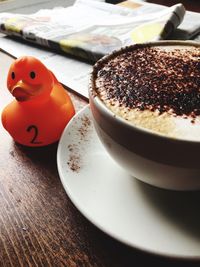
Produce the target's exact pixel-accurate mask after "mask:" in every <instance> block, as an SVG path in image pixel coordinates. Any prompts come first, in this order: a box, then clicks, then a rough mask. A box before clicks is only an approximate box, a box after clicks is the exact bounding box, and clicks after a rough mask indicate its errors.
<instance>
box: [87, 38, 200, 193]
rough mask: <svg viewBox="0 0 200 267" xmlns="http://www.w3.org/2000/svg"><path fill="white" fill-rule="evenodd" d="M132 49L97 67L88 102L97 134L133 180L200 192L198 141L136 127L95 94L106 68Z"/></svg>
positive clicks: (189, 44) (152, 44)
mask: <svg viewBox="0 0 200 267" xmlns="http://www.w3.org/2000/svg"><path fill="white" fill-rule="evenodd" d="M148 45H150V46H168V45H170V46H173V45H176V46H177V45H180V46H182V45H184V46H185V45H186V46H195V47H198V48H199V49H200V44H198V43H195V42H185V41H162V42H153V43H150V44H148ZM137 46H138V45H137ZM139 46H140V45H139ZM142 46H143V45H141V47H142ZM131 49H134V46H131V47H126V48H123V49H121V50H119V51H115V52H113V53H112V54H111V55H108V56H105V57H104V58H102V59H101V60H99V61H98V62H97V63H96V64H95V66H94V69H93V72H92V75H91V83H90V89H89V99H90V107H91V112H92V115H93V121H94V125H95V129H96V131H97V134H98V136H99V138H100V140H101V142H102V143H103V145H104V146H105V148H106V150H107V151H108V153H109V154H110V155H111V157H112V158H113V159H114V160H115V161H116V162H117V163H118V164H119V165H120V166H121V167H122V168H124V169H125V170H126V171H127V172H128V173H129V174H131V175H132V176H134V177H136V178H138V179H140V180H142V181H144V182H146V183H148V184H151V185H154V186H157V187H161V188H166V189H173V190H197V189H200V142H199V141H190V140H184V139H176V138H172V137H169V136H165V135H160V134H158V133H154V132H151V131H148V130H146V129H142V128H141V127H137V126H134V125H132V124H130V123H128V122H127V121H126V120H125V119H123V118H122V117H120V116H117V115H116V114H115V113H113V112H112V111H111V110H110V109H109V108H108V107H107V106H106V105H105V104H104V102H103V101H102V100H101V99H100V97H99V96H98V94H97V92H96V86H95V80H96V75H97V72H98V71H99V69H100V68H101V67H102V66H103V64H104V63H105V62H108V61H109V60H110V59H111V58H114V57H116V56H117V55H120V53H122V52H123V53H124V51H126V50H129V51H130V50H131ZM199 89H200V88H199ZM97 164H98V163H97Z"/></svg>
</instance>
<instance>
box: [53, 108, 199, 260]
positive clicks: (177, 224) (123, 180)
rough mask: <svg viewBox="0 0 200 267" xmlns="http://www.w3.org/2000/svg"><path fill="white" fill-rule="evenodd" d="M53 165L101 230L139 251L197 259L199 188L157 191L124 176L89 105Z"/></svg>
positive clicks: (79, 206) (69, 128)
mask: <svg viewBox="0 0 200 267" xmlns="http://www.w3.org/2000/svg"><path fill="white" fill-rule="evenodd" d="M57 163H58V171H59V175H60V178H61V181H62V184H63V186H64V188H65V190H66V192H67V194H68V196H69V197H70V199H71V200H72V202H73V203H74V205H75V206H76V207H77V209H78V210H79V211H80V212H81V213H82V214H83V215H84V216H85V217H86V218H88V219H89V220H90V221H91V222H92V223H93V224H94V225H96V226H97V227H98V228H100V229H101V230H102V231H104V232H105V233H107V234H108V235H110V236H112V237H114V238H115V239H117V240H119V241H121V242H123V243H125V244H127V245H130V246H132V247H135V248H138V249H141V250H143V251H148V252H150V253H154V254H159V255H164V256H169V257H176V258H183V259H200V209H199V206H200V192H175V191H167V190H163V189H158V188H154V187H152V186H149V185H147V184H144V183H142V182H140V181H138V180H137V179H135V178H133V177H130V176H129V175H127V174H126V173H125V172H124V171H123V170H121V169H120V167H118V165H117V164H116V163H115V162H114V161H113V160H112V159H111V158H110V156H109V155H108V154H107V152H106V151H105V149H104V147H103V146H102V145H101V143H100V141H99V139H98V137H97V135H96V132H95V130H94V127H93V124H92V120H91V115H90V109H89V106H87V107H86V108H84V109H83V110H81V111H80V112H79V113H77V114H76V115H75V116H74V118H73V119H72V120H71V122H70V123H69V124H68V126H67V127H66V129H65V131H64V133H63V135H62V137H61V140H60V142H59V146H58V154H57ZM144 168H145V166H144ZM161 178H162V177H161Z"/></svg>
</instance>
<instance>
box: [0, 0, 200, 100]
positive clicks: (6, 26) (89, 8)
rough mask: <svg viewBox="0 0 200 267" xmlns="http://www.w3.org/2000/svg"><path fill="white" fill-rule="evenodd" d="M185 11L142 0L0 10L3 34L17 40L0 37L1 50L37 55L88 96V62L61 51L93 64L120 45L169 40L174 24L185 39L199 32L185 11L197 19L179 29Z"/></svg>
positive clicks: (66, 82) (84, 1)
mask: <svg viewBox="0 0 200 267" xmlns="http://www.w3.org/2000/svg"><path fill="white" fill-rule="evenodd" d="M191 13H194V12H191ZM184 14H185V9H184V7H183V5H182V4H177V5H175V6H172V7H170V8H167V7H164V6H161V5H155V4H147V3H144V4H143V5H141V6H139V7H137V8H135V9H130V8H127V7H124V6H123V7H122V6H116V5H111V4H107V3H104V2H99V1H97V0H77V1H76V2H75V4H74V5H73V6H71V7H68V8H61V7H60V8H54V9H52V10H48V9H46V10H40V11H39V12H37V13H35V14H32V15H22V14H11V13H0V28H1V32H2V33H5V34H7V35H9V36H11V37H13V36H14V37H17V38H18V40H21V41H20V42H19V41H18V42H17V41H14V40H13V39H10V38H8V37H3V38H0V48H2V49H3V50H5V51H7V52H8V53H10V54H11V55H14V56H15V57H19V56H22V55H33V56H36V57H38V58H39V59H41V60H42V61H43V63H44V64H45V65H47V67H48V68H49V69H51V70H52V71H53V72H54V73H55V75H56V76H57V78H58V80H59V81H60V82H62V83H63V84H64V85H66V86H67V87H69V88H71V89H73V90H74V91H75V92H77V93H78V94H80V95H82V96H85V97H86V98H87V97H88V79H89V78H88V77H89V73H90V72H91V70H92V64H89V63H87V62H84V61H80V60H79V61H78V60H76V59H75V58H73V57H66V56H65V55H73V56H76V57H78V58H79V59H86V60H88V62H91V63H93V62H95V61H96V60H98V59H99V58H100V57H102V56H103V55H105V54H107V53H110V52H112V51H113V50H115V49H118V48H120V47H122V46H126V45H129V44H132V43H138V42H145V41H152V40H159V39H167V38H170V35H171V34H172V33H174V32H175V29H176V28H177V27H178V25H180V26H179V35H181V34H182V37H183V33H184V34H185V36H186V33H187V39H188V37H189V38H191V37H192V36H193V35H194V34H197V33H198V32H199V30H200V25H199V21H200V19H199V18H200V17H199V14H198V13H195V14H190V13H187V12H186V16H185V17H187V16H191V15H192V16H193V15H194V16H198V19H195V20H191V19H190V18H188V20H189V21H190V25H189V26H188V22H187V23H185V26H184V27H181V26H182V24H184V20H183V18H184ZM182 20H183V23H181V22H182ZM191 21H193V23H191ZM173 39H176V38H173ZM22 40H25V42H24V43H23V42H22ZM27 41H28V42H29V45H28V43H27ZM31 44H36V45H37V46H35V47H34V46H32V45H31ZM45 48H48V50H47V49H45ZM55 51H58V52H61V53H55Z"/></svg>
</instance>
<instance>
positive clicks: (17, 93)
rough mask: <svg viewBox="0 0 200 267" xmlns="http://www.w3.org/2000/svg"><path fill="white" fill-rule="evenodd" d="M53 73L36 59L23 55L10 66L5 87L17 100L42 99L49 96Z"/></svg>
mask: <svg viewBox="0 0 200 267" xmlns="http://www.w3.org/2000/svg"><path fill="white" fill-rule="evenodd" d="M53 83H54V79H53V75H52V73H51V72H50V71H49V70H48V69H47V68H46V67H45V66H44V64H42V62H41V61H39V60H38V59H36V58H34V57H31V56H24V57H20V58H18V59H16V60H15V61H14V62H13V63H12V65H11V66H10V69H9V72H8V77H7V87H8V90H9V91H10V92H11V94H12V95H13V96H14V97H15V98H16V100H17V101H20V102H24V101H42V100H44V99H45V98H48V97H49V96H50V93H51V90H52V88H53Z"/></svg>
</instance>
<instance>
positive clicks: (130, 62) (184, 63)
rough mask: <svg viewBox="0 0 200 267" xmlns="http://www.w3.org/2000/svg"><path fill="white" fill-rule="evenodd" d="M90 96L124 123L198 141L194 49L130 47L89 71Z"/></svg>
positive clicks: (199, 64) (199, 86)
mask: <svg viewBox="0 0 200 267" xmlns="http://www.w3.org/2000/svg"><path fill="white" fill-rule="evenodd" d="M94 73H95V75H96V77H95V85H94V86H95V91H96V93H97V95H98V96H99V98H100V99H101V100H102V101H103V102H104V103H105V105H106V106H107V107H108V108H109V109H110V110H111V111H112V112H113V113H114V114H116V115H118V116H120V117H122V118H123V119H125V120H127V121H128V122H129V123H131V124H133V125H135V126H137V127H141V128H144V129H147V130H150V131H153V132H156V133H158V134H162V135H165V136H170V137H174V138H180V139H188V140H198V141H199V140H200V47H198V46H192V45H188V46H186V45H185V46H182V45H173V46H172V45H171V46H170V45H169V46H167V45H165V46H163V45H161V46H150V45H138V46H137V45H136V46H132V47H130V48H127V49H123V50H121V51H120V52H118V53H114V54H112V55H110V56H109V57H107V60H102V61H100V62H99V63H97V65H96V66H95V69H94Z"/></svg>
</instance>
